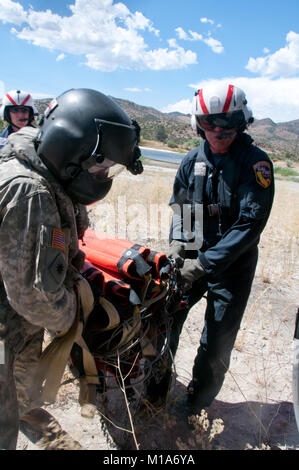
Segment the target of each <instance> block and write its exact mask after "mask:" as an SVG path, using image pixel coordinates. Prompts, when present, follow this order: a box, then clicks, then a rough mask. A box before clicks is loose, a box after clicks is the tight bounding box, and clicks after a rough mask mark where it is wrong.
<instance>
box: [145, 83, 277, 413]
mask: <svg viewBox="0 0 299 470" xmlns="http://www.w3.org/2000/svg"><path fill="white" fill-rule="evenodd" d="M252 122H253V117H252V112H251V110H250V108H249V107H248V106H247V100H246V97H245V93H244V92H243V90H241V89H240V88H238V87H236V86H234V85H231V84H221V85H219V86H214V85H209V86H205V87H204V88H202V89H200V90H198V91H197V92H196V93H195V96H194V100H193V110H192V118H191V124H192V127H193V129H194V130H195V131H196V132H197V134H198V135H200V136H201V137H202V139H203V140H202V142H201V144H200V146H199V147H197V148H195V149H193V150H191V151H190V152H189V153H188V154H187V155H186V156H185V157H184V159H183V161H182V163H181V165H180V168H179V170H178V172H177V175H176V177H175V180H174V185H173V194H172V197H171V201H170V205H171V207H172V208H173V212H174V213H173V218H172V225H171V230H170V248H169V253H168V256H169V257H170V258H173V259H174V260H176V262H177V265H178V266H180V267H181V269H180V272H181V280H182V286H183V290H184V300H185V302H186V304H187V307H186V308H184V309H183V310H178V311H177V312H175V313H174V315H173V324H172V330H171V345H170V348H171V352H172V355H173V356H174V355H175V353H176V350H177V347H178V343H179V337H180V333H181V331H182V328H183V325H184V322H185V320H186V318H187V315H188V312H189V311H190V309H191V308H192V307H193V306H194V305H195V304H196V303H197V302H198V301H199V300H200V299H201V298H202V297H203V295H204V294H205V296H206V299H207V305H206V311H205V320H204V327H203V331H202V335H201V338H200V346H199V348H198V351H197V355H196V357H195V360H194V365H193V370H192V380H191V381H190V383H189V385H188V387H187V394H186V396H185V397H184V398H183V402H184V404H185V405H187V406H188V408H191V409H192V410H194V408H195V409H197V410H198V409H199V410H200V409H201V408H204V407H208V406H210V405H211V403H212V401H213V400H214V398H215V397H216V396H217V394H218V392H219V391H220V389H221V387H222V384H223V381H224V378H225V373H226V371H227V370H228V368H229V364H230V356H231V351H232V349H233V346H234V343H235V339H236V336H237V333H238V330H239V328H240V323H241V320H242V317H243V314H244V311H245V308H246V305H247V301H248V298H249V294H250V290H251V285H252V282H253V278H254V274H255V269H256V264H257V260H258V243H259V240H260V236H261V233H262V232H263V230H264V228H265V225H266V223H267V220H268V217H269V215H270V211H271V207H272V202H273V197H274V181H273V166H272V163H271V160H270V159H269V157H268V156H267V154H266V153H265V152H264V151H262V150H261V149H260V148H258V147H257V146H256V145H254V144H253V139H252V138H251V137H250V135H249V134H248V133H246V132H245V131H246V130H247V128H248V126H249V124H251V123H252ZM188 210H189V212H190V214H191V216H190V220H191V224H189V225H188V224H186V222H185V219H184V213H185V214H186V213H188ZM184 211H185V212H184ZM189 227H191V230H190V228H189ZM167 377H168V380H167ZM169 379H170V375H169V373H168V376H167V374H166V375H165V380H164V382H161V383H160V384H158V387H157V385H155V383H154V379H151V381H150V383H149V386H148V388H147V392H146V397H147V399H148V400H149V401H150V402H152V403H157V402H159V400H160V402H163V400H164V401H165V398H166V396H167V393H168V390H169V384H170V382H169ZM161 384H163V386H161Z"/></svg>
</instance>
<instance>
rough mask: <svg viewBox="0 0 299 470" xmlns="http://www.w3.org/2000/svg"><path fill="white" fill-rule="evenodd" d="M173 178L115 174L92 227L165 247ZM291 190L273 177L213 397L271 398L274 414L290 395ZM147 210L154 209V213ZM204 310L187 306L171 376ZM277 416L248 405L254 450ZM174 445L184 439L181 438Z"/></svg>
mask: <svg viewBox="0 0 299 470" xmlns="http://www.w3.org/2000/svg"><path fill="white" fill-rule="evenodd" d="M174 176H175V170H171V169H169V170H166V169H163V168H155V167H153V168H152V167H149V168H146V170H145V172H144V174H143V175H141V176H140V177H133V176H130V175H123V176H122V177H119V179H118V180H117V181H116V182H115V183H114V186H113V188H112V190H111V192H110V193H109V194H108V196H107V198H105V201H104V202H101V203H98V204H96V205H94V206H92V207H91V209H90V216H91V219H92V221H93V225H94V227H95V228H96V230H99V231H104V232H106V233H108V234H110V235H115V236H120V237H121V238H126V239H129V240H131V241H132V242H137V243H144V244H147V245H148V246H150V247H151V248H153V249H158V250H161V251H165V250H166V249H167V245H168V229H169V223H170V218H171V211H170V209H169V207H168V202H169V199H170V196H171V193H172V184H173V179H174ZM298 195H299V185H298V184H297V183H294V182H285V181H278V182H277V184H276V196H275V200H274V205H273V209H272V213H271V216H270V218H269V221H268V223H267V226H266V229H265V230H264V232H263V234H262V237H261V241H260V245H259V251H260V255H259V262H258V267H257V272H256V278H255V282H254V286H253V294H252V296H251V298H250V302H249V304H248V307H247V309H246V313H245V315H244V319H243V323H242V327H241V329H240V332H239V335H238V338H237V342H236V345H235V349H234V352H233V355H232V362H231V368H230V371H229V374H227V376H228V377H227V379H226V382H225V384H224V387H223V390H222V391H221V393H220V399H222V400H224V401H228V402H230V401H231V400H233V399H234V398H233V397H238V398H236V400H237V401H238V400H240V401H245V403H246V402H248V404H250V403H252V402H257V403H260V404H261V407H262V406H265V404H270V405H272V404H273V403H277V410H276V414H277V415H278V414H279V413H280V404H279V403H280V402H283V401H284V402H288V401H289V402H290V401H292V391H291V367H292V347H291V345H292V339H293V338H292V333H293V325H294V315H295V310H294V311H293V310H292V309H293V305H294V304H296V302H298V300H297V298H296V295H297V294H296V290H295V288H294V286H295V284H296V282H297V280H298V259H299V257H298V254H299V253H298V250H299V205H298ZM157 209H159V210H160V213H159V210H157ZM152 210H156V212H157V213H156V214H153V212H152ZM153 221H154V225H153ZM203 311H204V305H202V306H199V307H195V311H194V312H193V313H192V311H191V312H190V315H189V317H190V318H188V320H187V322H186V326H185V327H184V331H183V334H182V339H181V342H180V345H181V346H180V348H179V350H178V353H177V360H178V362H179V367H178V369H177V371H178V379H179V380H181V382H182V383H184V384H186V383H187V382H188V380H189V378H190V373H191V369H192V362H193V358H194V355H195V353H196V348H197V347H198V341H199V337H200V331H201V325H200V322H202V320H203V315H202V313H203ZM195 330H196V333H195ZM188 348H189V349H188ZM193 353H194V354H193ZM187 356H188V357H187ZM180 363H181V364H182V365H181V366H180ZM182 374H183V375H182ZM249 408H250V406H249ZM260 411H261V410H260ZM276 414H275V413H274V416H273V417H272V418H271V419H268V420H267V421H266V422H264V421H263V418H262V417H260V416H259V411H257V409H256V408H254V407H252V416H253V419H254V420H255V421H256V426H257V434H258V435H259V436H260V438H259V439H258V445H257V447H255V449H264V448H266V449H267V446H266V445H264V444H263V439H264V436H267V438H269V436H271V431H272V422H273V420H275V417H276ZM289 420H290V418H289ZM281 423H282V424H281V429H280V431H281V435H284V429H283V426H284V424H283V421H281ZM225 425H226V423H225ZM276 431H277V430H276ZM277 432H278V431H277ZM191 438H192V439H193V440H194V443H195V444H196V441H197V439H198V437H196V436H195V435H194V434H192V436H191ZM194 443H193V444H194ZM250 444H253V443H252V442H250ZM181 445H183V446H184V445H187V444H186V443H185V442H184V443H183V442H182V443H181ZM253 445H254V444H253ZM251 448H252V447H251Z"/></svg>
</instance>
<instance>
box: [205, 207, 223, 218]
mask: <svg viewBox="0 0 299 470" xmlns="http://www.w3.org/2000/svg"><path fill="white" fill-rule="evenodd" d="M207 209H208V214H209V216H210V217H215V216H216V215H220V214H221V207H220V204H209V205H208V206H207Z"/></svg>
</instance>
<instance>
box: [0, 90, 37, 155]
mask: <svg viewBox="0 0 299 470" xmlns="http://www.w3.org/2000/svg"><path fill="white" fill-rule="evenodd" d="M36 115H38V111H37V109H36V107H35V105H34V102H33V99H32V96H31V95H30V93H27V92H26V91H22V90H11V91H9V92H8V93H6V94H5V95H4V97H3V98H2V104H1V107H0V119H3V120H4V121H6V122H7V123H8V126H7V127H5V128H4V129H3V131H2V132H0V149H1V148H2V147H4V145H5V144H6V140H7V138H8V136H9V135H10V134H12V133H14V132H18V130H20V129H22V128H23V127H25V126H32V123H33V121H34V116H36Z"/></svg>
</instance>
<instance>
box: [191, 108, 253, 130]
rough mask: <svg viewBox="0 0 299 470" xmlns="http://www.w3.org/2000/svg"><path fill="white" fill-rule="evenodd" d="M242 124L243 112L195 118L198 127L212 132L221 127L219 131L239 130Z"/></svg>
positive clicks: (243, 121)
mask: <svg viewBox="0 0 299 470" xmlns="http://www.w3.org/2000/svg"><path fill="white" fill-rule="evenodd" d="M244 123H245V120H244V114H243V111H234V112H232V113H219V114H209V115H207V116H200V117H199V116H197V124H198V126H199V127H200V128H201V129H203V130H206V131H209V130H213V129H215V127H221V129H239V128H240V127H242V126H243V125H244Z"/></svg>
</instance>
